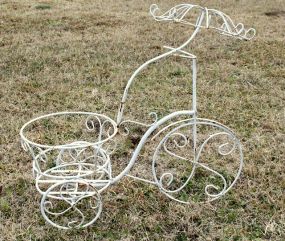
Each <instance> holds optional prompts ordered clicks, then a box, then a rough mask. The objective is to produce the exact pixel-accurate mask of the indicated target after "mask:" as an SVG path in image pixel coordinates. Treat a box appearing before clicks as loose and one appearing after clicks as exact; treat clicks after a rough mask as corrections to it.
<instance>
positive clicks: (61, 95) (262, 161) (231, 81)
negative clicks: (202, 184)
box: [0, 0, 285, 241]
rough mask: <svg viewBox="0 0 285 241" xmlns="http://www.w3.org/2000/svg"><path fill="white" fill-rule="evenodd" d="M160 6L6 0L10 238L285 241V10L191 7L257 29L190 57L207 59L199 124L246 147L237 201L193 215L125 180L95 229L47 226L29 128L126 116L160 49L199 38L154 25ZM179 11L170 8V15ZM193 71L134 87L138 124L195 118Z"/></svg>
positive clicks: (2, 175)
mask: <svg viewBox="0 0 285 241" xmlns="http://www.w3.org/2000/svg"><path fill="white" fill-rule="evenodd" d="M151 3H152V1H148V0H147V1H139V0H131V1H115V0H111V1H91V0H85V1H83V0H78V1H63V0H61V1H54V2H52V1H42V2H40V3H39V2H38V1H33V0H21V1H19V0H15V1H0V12H1V14H0V98H1V101H0V107H1V113H0V115H1V123H0V145H1V148H0V240H3V241H4V240H5V241H6V240H8V241H9V240H285V236H284V233H285V231H284V230H285V216H284V211H285V210H284V208H285V204H284V189H285V179H284V160H285V155H284V147H285V144H284V143H285V109H284V103H285V94H284V93H285V92H284V91H285V63H284V56H285V42H284V39H285V35H284V31H283V29H284V27H285V24H284V23H285V21H284V9H285V5H284V3H283V1H281V0H272V1H254V0H250V1H242V0H240V1H234V0H230V1H218V0H214V1H211V2H206V1H197V0H195V1H192V3H198V4H200V5H202V6H207V7H213V8H216V9H220V10H222V11H224V12H225V13H228V14H229V15H230V16H231V17H232V18H233V19H234V20H235V21H237V22H238V21H240V22H243V23H245V25H246V26H253V27H255V28H256V30H257V37H256V38H255V39H254V40H253V41H251V42H244V41H239V40H234V39H231V38H228V37H223V36H220V35H219V34H217V33H216V32H213V31H206V30H204V31H203V32H202V33H200V34H199V35H198V36H197V39H196V40H195V41H194V42H193V45H191V49H190V48H189V50H190V52H193V53H194V54H195V55H197V56H198V64H199V69H198V102H199V103H198V111H199V115H200V117H205V118H211V119H216V120H218V121H221V122H223V123H224V124H226V125H229V126H230V127H231V128H232V129H234V130H235V131H236V133H238V135H239V137H240V138H241V140H242V144H243V146H244V153H245V166H244V169H243V174H242V177H241V179H240V181H239V182H238V183H237V184H236V185H235V187H234V189H233V190H232V191H231V192H230V193H228V194H227V195H226V196H225V197H224V198H222V199H220V200H218V201H215V202H214V203H211V204H208V205H201V204H193V205H190V206H184V205H181V204H178V203H175V202H173V201H171V200H169V199H168V198H166V197H165V196H164V195H163V194H160V193H159V191H158V190H156V188H154V187H151V186H149V185H145V184H141V183H137V182H134V181H131V180H129V179H123V180H122V181H121V182H120V183H118V185H115V186H113V187H112V188H111V190H110V192H106V193H104V194H103V198H104V202H105V203H104V207H103V213H102V217H101V218H100V219H99V220H98V222H96V224H94V225H93V226H91V227H89V228H87V229H83V230H73V231H62V230H57V229H55V228H53V227H51V226H50V225H47V224H46V223H45V222H44V220H43V219H42V217H41V214H40V212H39V201H40V195H39V194H38V193H37V192H36V190H35V188H34V180H33V177H32V172H31V167H32V163H31V160H30V157H29V156H28V155H27V154H26V153H24V151H23V150H22V149H21V146H20V142H19V135H18V133H19V129H20V127H21V126H22V125H23V124H24V123H25V122H26V121H28V120H29V119H30V118H32V117H36V116H39V115H41V114H45V113H49V112H56V111H64V110H82V111H94V112H100V113H106V114H108V115H109V116H110V117H114V118H115V114H116V111H117V108H118V103H119V101H120V98H121V94H122V91H123V88H124V86H125V84H126V81H127V78H128V77H130V74H131V73H132V71H134V69H135V68H136V67H138V66H139V65H140V64H142V63H143V62H144V61H146V60H147V59H149V58H150V57H151V56H154V55H156V54H158V53H161V52H162V51H163V50H162V49H161V48H160V47H161V45H163V44H169V45H172V46H176V45H177V44H178V43H180V42H181V41H183V39H185V38H186V37H187V36H189V32H190V31H191V29H188V27H187V26H180V25H175V24H163V23H157V22H155V21H153V19H151V17H150V16H149V15H148V7H149V5H150V4H151ZM177 3H180V2H179V1H177V0H167V1H159V5H160V6H161V8H163V9H168V8H170V7H171V6H173V5H174V4H177ZM177 33H179V34H177ZM186 64H187V63H184V62H182V61H179V60H178V61H173V59H168V60H165V61H164V65H163V64H162V63H159V64H155V65H152V66H151V67H150V68H149V69H148V70H146V71H145V72H144V73H143V74H142V75H141V76H140V78H139V79H138V80H137V81H136V82H135V84H134V86H133V87H135V86H136V88H132V89H131V92H130V99H129V101H128V102H127V104H128V108H127V113H126V114H127V116H129V117H132V118H133V119H137V120H142V119H144V118H145V117H146V116H147V115H148V113H149V112H151V111H157V112H158V113H159V114H160V117H161V116H163V115H164V114H166V113H169V112H171V111H173V110H175V109H185V108H187V107H188V106H189V99H190V98H189V93H190V87H191V83H189V81H188V80H189V76H190V75H189V72H188V68H187V65H186ZM130 147H133V144H132V143H127V144H126V146H125V149H128V150H129V149H130ZM130 151H131V150H129V151H127V150H124V147H122V149H121V150H119V153H116V155H117V157H118V159H119V161H120V160H123V161H124V162H122V163H123V164H124V163H125V162H126V161H127V157H126V156H128V155H130ZM143 155H145V153H143ZM142 160H143V158H140V159H139V161H140V162H142V163H143V161H142Z"/></svg>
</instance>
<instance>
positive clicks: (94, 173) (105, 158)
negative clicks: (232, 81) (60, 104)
mask: <svg viewBox="0 0 285 241" xmlns="http://www.w3.org/2000/svg"><path fill="white" fill-rule="evenodd" d="M158 12H159V9H158V6H157V5H155V4H154V5H151V7H150V14H151V15H152V16H153V18H154V19H155V20H156V21H173V22H176V23H182V24H186V25H190V26H193V27H194V31H193V33H192V35H191V36H190V37H189V38H188V39H187V41H185V42H184V43H183V44H182V45H180V46H178V47H169V46H164V47H165V48H166V49H167V52H165V53H163V54H161V55H158V56H156V57H154V58H152V59H150V60H148V61H146V62H145V63H144V64H142V65H141V66H140V67H139V68H138V69H137V70H136V71H135V72H134V73H133V75H132V76H131V77H130V79H129V81H128V82H127V85H126V88H125V90H124V93H123V96H122V100H121V103H120V106H119V110H118V113H117V118H116V121H114V120H113V119H111V118H110V117H108V116H105V115H102V114H98V113H92V112H59V113H51V114H48V115H44V116H40V117H37V118H35V119H32V120H31V121H29V122H27V123H26V124H25V125H24V126H23V127H22V128H21V130H20V136H21V143H22V146H23V148H24V150H26V151H27V152H29V153H30V154H31V155H32V158H33V173H34V176H35V180H36V189H37V190H38V192H39V193H40V194H41V195H42V200H41V205H40V207H41V213H42V215H43V217H44V218H45V220H46V221H47V222H48V223H50V224H51V225H53V226H55V227H57V228H62V229H70V228H80V227H87V226H88V225H91V224H92V223H94V222H95V221H96V220H97V219H98V218H99V216H100V213H101V211H102V200H101V196H100V194H101V193H102V192H103V191H104V190H106V189H107V188H108V187H109V186H110V185H111V184H114V183H116V182H118V181H119V180H120V179H121V178H123V177H125V176H128V177H130V178H134V179H136V180H138V181H144V182H146V183H149V184H153V185H156V186H157V187H158V188H159V189H160V190H161V192H162V193H164V194H165V195H166V196H168V197H169V198H171V199H173V200H175V201H177V202H181V203H186V204H188V203H190V202H192V201H194V199H193V198H192V197H191V196H190V197H189V198H188V199H187V200H185V195H184V196H183V195H180V193H182V194H183V192H184V190H185V189H187V188H188V189H189V187H190V186H189V185H190V184H191V183H192V182H193V181H194V179H195V177H196V176H197V174H196V173H197V171H198V170H203V171H205V172H207V173H208V174H209V175H210V176H211V177H213V176H214V177H215V178H216V179H218V180H219V184H215V183H214V182H212V181H211V180H208V181H207V182H205V183H202V184H203V185H204V190H201V192H202V193H203V195H204V196H205V199H204V201H213V200H215V199H217V198H219V197H221V196H223V195H224V194H226V193H227V192H228V191H229V190H230V189H231V188H232V187H233V185H234V184H235V183H236V182H237V180H238V178H239V176H240V173H241V170H242V165H243V154H242V148H241V143H240V141H239V140H238V139H237V137H236V136H235V135H234V133H233V131H231V130H230V129H229V128H227V127H226V126H224V125H222V124H220V123H218V122H215V121H212V120H208V119H202V118H198V117H197V95H196V81H197V67H196V64H197V61H196V56H195V55H193V54H191V53H188V52H187V51H186V50H185V49H184V48H185V47H186V46H187V45H188V44H189V43H190V42H191V41H192V40H193V39H194V37H195V36H196V35H197V33H198V32H199V31H200V30H201V29H202V28H208V29H214V30H216V31H218V32H219V33H220V34H223V35H228V36H233V37H236V38H239V39H245V40H250V39H252V38H253V37H254V35H255V29H253V28H249V29H245V28H244V25H243V24H241V23H239V24H237V25H235V24H234V23H233V21H232V20H231V19H230V17H229V16H227V15H226V14H224V13H222V12H220V11H218V10H215V9H207V8H204V7H200V6H198V5H192V4H180V5H177V6H175V7H173V8H171V9H170V10H168V11H167V12H165V13H164V14H161V15H159V14H158ZM195 14H197V16H196V19H195V18H194V21H193V20H191V18H190V17H189V16H195ZM168 56H179V57H181V58H186V59H189V60H190V61H192V109H190V110H182V111H176V112H173V113H171V114H169V115H167V116H165V117H163V118H161V119H158V116H157V114H156V113H150V116H151V117H153V122H152V123H150V124H147V123H143V122H140V121H136V120H130V119H124V109H125V106H126V101H127V97H128V92H129V89H130V87H131V85H132V83H133V81H134V80H135V78H136V77H137V76H138V74H139V73H140V72H141V71H142V70H143V69H145V68H147V67H148V66H149V65H150V64H151V63H154V62H157V61H159V60H160V59H163V58H166V57H168ZM74 116H81V117H82V118H83V120H84V122H85V127H84V129H85V131H86V132H90V133H91V134H92V137H93V138H92V142H90V141H87V140H84V139H83V140H81V139H80V140H76V141H72V142H69V143H67V142H66V143H65V142H64V143H59V144H46V143H43V142H41V143H38V142H37V141H35V140H36V138H35V139H30V137H29V131H33V130H34V129H33V128H34V126H35V125H37V124H38V125H39V123H40V122H41V121H43V122H45V121H48V120H50V119H52V118H55V119H56V118H62V117H64V118H66V120H68V119H69V118H72V117H74ZM178 117H179V118H180V120H177V118H178ZM181 118H182V119H181ZM128 124H132V125H139V126H142V127H144V128H148V129H147V130H146V132H145V134H144V135H143V136H142V137H141V139H140V142H139V143H138V145H137V147H136V148H135V150H134V152H133V155H132V157H131V159H130V161H129V163H128V164H127V166H126V167H125V168H124V169H123V170H122V171H121V172H120V173H119V174H118V175H116V176H113V175H112V174H113V173H112V161H111V158H110V155H111V154H112V151H114V150H115V149H116V145H115V144H114V143H115V137H116V135H120V134H123V135H129V134H130V130H129V129H128V126H127V125H128ZM45 128H46V130H45ZM203 128H204V129H205V128H210V130H211V133H210V134H208V135H206V137H204V139H203V138H202V139H203V141H202V142H201V138H198V135H199V134H200V133H199V132H201V130H203ZM41 129H43V130H45V131H46V132H47V133H48V132H49V130H48V127H45V126H43V127H41ZM120 129H123V133H121V132H120V131H119V130H120ZM185 129H186V130H187V132H186V133H185V131H183V130H185ZM203 135H204V136H205V134H203ZM219 138H221V140H222V143H219V144H218V147H216V149H217V150H216V151H217V153H218V154H219V156H220V157H221V158H222V157H228V156H230V157H231V158H236V159H237V160H238V161H237V166H236V167H235V169H236V171H235V172H234V173H233V174H232V179H231V180H228V178H227V177H226V176H224V173H221V172H219V170H215V169H214V168H212V167H211V166H210V165H209V163H208V164H207V163H205V162H203V161H202V159H203V158H202V155H203V153H205V152H206V150H207V146H211V145H210V143H211V142H216V143H217V142H218V139H219ZM156 140H158V142H159V143H158V144H157V146H156V148H155V151H154V154H153V158H152V165H151V169H152V176H153V179H152V180H149V179H146V178H144V177H138V176H134V175H131V174H130V171H131V169H132V168H133V166H134V165H135V163H136V160H137V159H138V156H139V154H140V152H141V150H142V148H143V147H144V146H145V144H146V142H148V141H150V142H155V141H156ZM221 140H219V142H221ZM41 141H43V140H41ZM169 143H172V145H171V146H170V147H171V148H170V147H169ZM112 146H113V147H112ZM189 149H191V150H192V154H191V156H190V157H189V156H187V155H185V153H186V152H187V150H189ZM177 150H179V151H180V152H179V153H178V152H177ZM181 151H182V153H181ZM234 154H235V156H234ZM232 156H233V157H232ZM161 159H162V162H163V161H167V160H172V159H175V160H176V162H179V163H182V162H184V163H185V162H186V164H187V166H189V167H190V170H189V172H188V174H187V175H186V176H183V178H184V179H183V181H182V183H181V184H180V185H176V186H175V185H174V186H173V184H175V183H176V182H177V181H178V179H179V178H177V175H176V174H177V173H176V171H177V170H176V169H174V170H172V171H165V170H163V168H158V165H159V163H160V160H161ZM162 167H165V166H163V165H162ZM186 169H187V168H186ZM183 175H185V174H183ZM207 183H208V184H207ZM184 194H185V193H184ZM187 195H188V194H187ZM187 197H188V196H187ZM57 202H59V203H60V205H58V206H57V205H56V203H57ZM79 204H80V205H79ZM83 204H84V205H85V208H84V210H83V209H79V208H78V206H80V207H82V206H84V205H83ZM86 211H87V213H86Z"/></svg>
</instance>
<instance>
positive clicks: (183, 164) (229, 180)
mask: <svg viewBox="0 0 285 241" xmlns="http://www.w3.org/2000/svg"><path fill="white" fill-rule="evenodd" d="M199 127H200V128H199ZM196 128H197V129H196ZM203 128H204V129H207V131H208V132H210V134H206V133H203ZM199 130H201V132H202V133H199ZM164 131H166V132H167V133H166V134H165V136H164V137H163V138H162V139H161V141H160V142H159V144H158V146H157V147H156V149H155V152H154V155H153V160H152V173H153V177H154V181H155V183H156V185H157V186H158V187H159V189H160V190H161V191H162V192H163V193H164V194H166V195H167V196H168V197H169V198H171V199H174V200H176V201H178V202H181V203H191V202H193V201H195V202H197V201H199V202H205V201H213V200H215V199H218V198H219V197H221V196H223V195H224V194H225V193H227V192H228V191H229V190H230V189H231V188H232V186H233V185H234V184H235V182H236V181H237V179H238V177H239V175H240V173H241V168H242V165H243V156H242V151H241V144H240V143H239V141H238V139H237V138H236V137H235V136H234V134H233V133H232V132H231V130H229V129H228V128H226V127H225V126H223V125H222V124H219V123H217V122H213V121H208V120H205V119H204V120H203V119H198V120H197V121H194V120H190V121H187V123H180V124H179V126H176V127H174V128H173V129H172V130H170V131H169V130H164ZM196 131H198V132H196ZM161 134H162V133H161ZM197 140H199V141H197ZM214 143H216V144H214ZM233 162H235V164H236V165H233ZM229 167H231V168H229ZM232 167H234V169H233V168H232ZM228 168H229V169H228Z"/></svg>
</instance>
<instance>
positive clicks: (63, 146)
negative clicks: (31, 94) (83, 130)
mask: <svg viewBox="0 0 285 241" xmlns="http://www.w3.org/2000/svg"><path fill="white" fill-rule="evenodd" d="M60 115H62V116H63V115H90V116H97V117H103V118H105V119H106V120H108V121H109V122H110V123H111V124H112V127H113V128H114V132H113V134H112V135H110V136H108V137H107V138H105V139H103V140H100V141H97V142H88V141H74V142H70V143H66V144H59V145H45V144H40V143H36V142H34V141H31V140H29V139H28V138H27V137H26V136H25V131H26V129H27V127H28V126H29V125H31V124H32V123H34V122H36V121H38V120H42V119H45V118H49V117H53V116H60ZM117 132H118V127H117V124H116V122H115V121H114V120H113V119H111V118H110V117H108V116H106V115H104V114H99V113H96V112H85V111H63V112H54V113H50V114H46V115H41V116H39V117H36V118H33V119H31V120H29V121H28V122H26V123H25V124H24V125H23V126H22V128H21V129H20V137H21V141H22V142H24V143H28V144H30V145H33V146H36V147H39V148H45V149H46V148H47V149H74V148H84V147H88V146H98V145H101V144H103V143H105V142H107V141H109V140H111V139H112V138H113V137H114V136H115V135H116V134H117Z"/></svg>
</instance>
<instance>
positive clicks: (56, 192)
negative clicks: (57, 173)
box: [41, 180, 102, 229]
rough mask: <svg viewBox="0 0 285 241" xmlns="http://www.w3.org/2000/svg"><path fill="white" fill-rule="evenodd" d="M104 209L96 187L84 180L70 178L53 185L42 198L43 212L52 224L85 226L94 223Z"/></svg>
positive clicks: (69, 226) (68, 227) (58, 226)
mask: <svg viewBox="0 0 285 241" xmlns="http://www.w3.org/2000/svg"><path fill="white" fill-rule="evenodd" d="M101 211H102V201H101V197H100V194H99V192H98V191H97V190H96V188H95V187H94V186H92V185H90V184H89V183H88V182H86V181H83V180H69V181H63V182H58V183H56V184H54V185H52V186H51V187H50V188H49V189H48V190H47V191H46V192H45V193H44V195H43V197H42V200H41V213H42V215H43V217H44V219H45V220H46V221H47V222H48V223H50V224H51V225H53V226H55V227H57V228H61V229H70V228H84V227H87V226H89V225H90V224H92V223H94V222H95V221H96V220H97V219H98V218H99V216H100V214H101Z"/></svg>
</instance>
